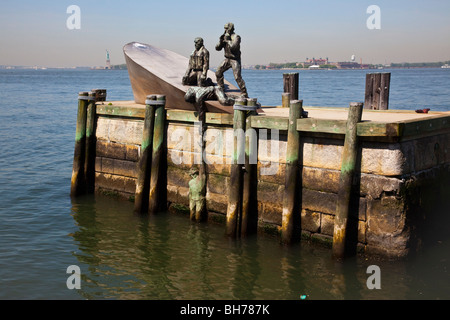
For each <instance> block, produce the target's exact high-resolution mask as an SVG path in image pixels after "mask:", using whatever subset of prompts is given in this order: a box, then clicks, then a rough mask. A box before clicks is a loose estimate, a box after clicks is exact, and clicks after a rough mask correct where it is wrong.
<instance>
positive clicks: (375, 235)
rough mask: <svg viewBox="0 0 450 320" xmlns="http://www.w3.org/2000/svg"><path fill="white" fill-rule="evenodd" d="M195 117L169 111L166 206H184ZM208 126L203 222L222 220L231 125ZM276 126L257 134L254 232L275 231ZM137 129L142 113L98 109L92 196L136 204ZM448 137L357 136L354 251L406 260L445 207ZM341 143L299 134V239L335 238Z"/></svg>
mask: <svg viewBox="0 0 450 320" xmlns="http://www.w3.org/2000/svg"><path fill="white" fill-rule="evenodd" d="M97 108H99V107H97ZM102 108H103V109H102V110H104V109H105V107H102ZM116 110H117V109H116ZM117 113H119V114H117ZM171 117H172V118H176V120H171ZM193 117H194V116H193V115H191V116H190V117H187V118H186V119H189V121H180V118H177V117H176V114H175V111H173V112H172V114H171V113H169V114H168V116H167V120H168V121H167V163H168V167H167V192H168V199H167V200H168V202H169V206H170V207H172V208H180V207H182V206H185V207H188V206H189V184H188V183H189V180H190V176H189V169H190V168H191V167H192V166H195V165H198V164H199V163H200V161H201V148H200V145H201V144H200V143H199V141H201V140H200V139H201V137H200V136H199V133H198V132H199V130H198V125H196V124H195V123H194V122H193V119H194V118H193ZM213 118H214V117H213ZM194 120H195V119H194ZM210 120H211V118H210ZM280 121H284V120H283V118H280ZM207 127H208V130H207V132H206V136H205V140H206V148H205V155H204V157H205V161H206V162H207V197H206V199H207V209H208V212H209V217H210V219H215V220H221V217H223V219H222V220H225V215H226V212H227V203H228V187H229V183H230V167H231V166H230V163H231V154H232V152H233V130H232V124H231V122H230V121H227V119H225V120H224V119H221V120H220V121H217V120H214V119H212V120H211V121H210V123H208V124H207ZM274 127H275V128H274V129H269V128H267V129H262V128H258V129H256V130H257V131H258V132H259V138H258V188H257V190H255V192H257V198H258V208H257V209H258V217H259V222H258V225H259V227H260V229H261V230H266V231H271V232H275V233H277V232H278V231H279V229H280V226H281V216H282V210H283V194H284V187H285V186H284V184H285V166H286V161H285V156H286V147H287V137H286V131H285V130H283V129H282V126H281V127H280V126H277V125H274ZM280 128H281V129H280ZM142 130H143V117H141V116H140V113H139V112H137V113H133V114H132V116H129V115H127V114H126V113H125V112H123V113H122V114H120V112H116V114H114V115H113V114H112V112H111V110H109V111H108V112H106V111H101V112H98V116H97V125H96V138H97V147H96V166H95V171H96V172H95V189H96V191H97V192H99V193H106V194H110V195H118V196H121V197H124V198H128V199H133V196H134V192H135V188H136V185H135V183H136V178H137V162H138V160H139V156H140V143H141V140H142ZM271 134H272V137H271ZM402 134H403V133H402ZM449 141H450V129H448V128H447V127H446V126H443V127H442V126H441V127H440V128H438V129H437V131H436V132H427V134H426V135H416V136H414V135H410V136H401V137H396V138H395V139H392V138H389V137H388V138H387V137H386V136H384V137H381V138H376V137H367V138H363V139H362V143H361V152H360V156H359V158H360V159H359V160H360V168H359V171H360V174H359V175H358V176H357V177H355V183H356V185H357V186H358V188H359V199H357V201H355V204H354V210H352V211H353V212H354V215H355V218H357V223H356V228H357V239H358V247H359V249H361V250H363V251H365V252H367V253H376V254H381V255H385V256H390V257H404V256H407V255H408V254H409V253H411V252H413V251H414V250H415V249H416V248H417V247H418V246H419V245H420V230H421V225H422V223H423V221H424V220H425V219H426V218H427V217H426V215H427V214H428V213H427V212H430V211H433V210H434V208H435V206H437V205H439V206H441V205H442V203H441V202H442V201H443V202H444V203H443V205H446V204H447V205H448V203H449V201H448V200H447V199H450V192H449V190H450V152H449V150H448V149H449ZM343 144H344V135H342V134H320V133H315V132H301V148H300V149H301V150H300V160H301V161H300V163H302V165H301V172H302V179H301V184H302V188H301V189H302V191H301V194H299V195H298V196H299V198H300V199H301V211H300V212H298V214H300V215H301V229H302V237H303V238H306V239H311V240H318V241H321V242H324V243H329V244H331V242H332V237H333V226H334V213H335V209H336V202H337V193H338V186H339V176H340V169H341V168H340V166H341V157H342V150H343ZM355 221H356V220H355Z"/></svg>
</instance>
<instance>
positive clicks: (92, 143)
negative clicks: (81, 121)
mask: <svg viewBox="0 0 450 320" xmlns="http://www.w3.org/2000/svg"><path fill="white" fill-rule="evenodd" d="M88 97H89V100H88V106H87V118H86V155H85V163H84V177H85V180H86V181H85V183H86V192H87V193H94V190H95V154H96V137H95V126H96V120H95V116H96V101H97V94H96V93H95V92H89V95H88Z"/></svg>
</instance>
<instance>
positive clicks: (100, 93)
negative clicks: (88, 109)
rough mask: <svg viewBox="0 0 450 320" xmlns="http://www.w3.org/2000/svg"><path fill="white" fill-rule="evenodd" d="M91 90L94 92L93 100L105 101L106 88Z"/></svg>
mask: <svg viewBox="0 0 450 320" xmlns="http://www.w3.org/2000/svg"><path fill="white" fill-rule="evenodd" d="M91 91H92V92H94V93H95V101H100V102H103V101H106V89H92V90H91Z"/></svg>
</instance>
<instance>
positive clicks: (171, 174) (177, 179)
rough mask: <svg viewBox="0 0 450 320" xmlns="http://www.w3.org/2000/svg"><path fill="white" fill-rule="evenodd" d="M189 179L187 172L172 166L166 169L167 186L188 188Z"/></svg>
mask: <svg viewBox="0 0 450 320" xmlns="http://www.w3.org/2000/svg"><path fill="white" fill-rule="evenodd" d="M191 179H192V178H191V177H190V176H189V172H188V171H186V170H183V169H179V168H177V167H172V166H168V167H167V184H168V185H172V186H178V187H184V188H189V181H190V180H191Z"/></svg>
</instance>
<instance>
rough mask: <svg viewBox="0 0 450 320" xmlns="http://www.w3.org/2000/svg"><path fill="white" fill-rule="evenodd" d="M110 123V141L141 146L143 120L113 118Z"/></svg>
mask: <svg viewBox="0 0 450 320" xmlns="http://www.w3.org/2000/svg"><path fill="white" fill-rule="evenodd" d="M109 121H110V123H109V135H108V141H111V142H119V143H121V144H135V145H140V144H141V142H142V131H143V128H144V122H143V121H142V120H130V119H120V118H117V119H115V118H111V119H110V120H109Z"/></svg>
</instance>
